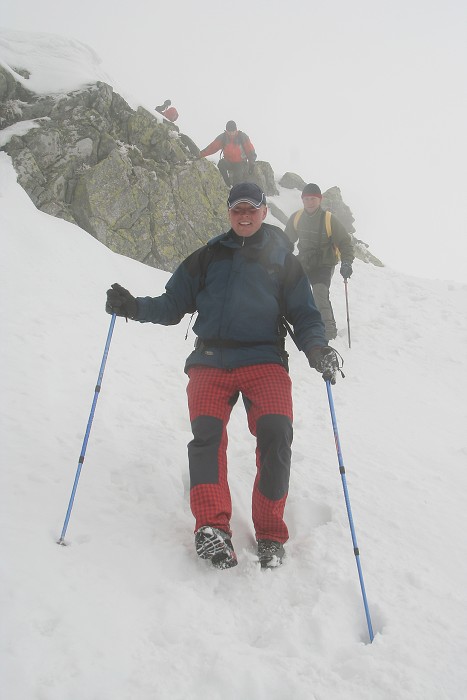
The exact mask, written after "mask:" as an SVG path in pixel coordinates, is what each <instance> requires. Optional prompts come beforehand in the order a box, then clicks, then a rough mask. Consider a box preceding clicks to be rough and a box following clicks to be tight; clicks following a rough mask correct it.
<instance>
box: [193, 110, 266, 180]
mask: <svg viewBox="0 0 467 700" xmlns="http://www.w3.org/2000/svg"><path fill="white" fill-rule="evenodd" d="M217 151H221V158H220V160H219V162H218V164H217V167H218V168H219V171H220V173H221V175H222V177H223V178H224V182H225V184H226V185H227V187H232V185H237V184H239V183H240V182H243V181H244V180H247V179H248V175H252V174H253V172H254V168H255V160H256V153H255V148H254V146H253V144H252V143H251V141H250V139H249V137H248V136H247V134H245V133H244V132H243V131H239V130H238V129H237V125H236V123H235V122H234V121H228V122H227V124H226V125H225V131H224V133H222V134H219V136H216V138H215V139H214V141H213V142H212V143H210V144H209V146H206V148H203V150H202V151H200V154H199V157H200V158H205V157H206V156H212V155H213V153H217Z"/></svg>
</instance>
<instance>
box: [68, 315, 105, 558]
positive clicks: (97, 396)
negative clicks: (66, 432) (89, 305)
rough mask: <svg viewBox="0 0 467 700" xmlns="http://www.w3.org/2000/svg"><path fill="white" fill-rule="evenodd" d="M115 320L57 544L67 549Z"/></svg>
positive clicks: (103, 359) (103, 358)
mask: <svg viewBox="0 0 467 700" xmlns="http://www.w3.org/2000/svg"><path fill="white" fill-rule="evenodd" d="M115 319H116V315H115V314H112V319H111V321H110V328H109V332H108V334H107V341H106V343H105V348H104V356H103V357H102V362H101V368H100V370H99V376H98V378H97V384H96V388H95V392H94V399H93V402H92V406H91V412H90V414H89V418H88V424H87V427H86V433H85V435H84V440H83V446H82V447H81V453H80V456H79V460H78V468H77V470H76V476H75V481H74V483H73V488H72V490H71V496H70V502H69V503H68V510H67V512H66V516H65V522H64V523H63V528H62V534H61V535H60V539H59V540H57V544H61V545H63V546H65V547H66V543H65V541H64V538H65V533H66V530H67V527H68V522H69V520H70V515H71V510H72V508H73V503H74V500H75V495H76V489H77V488H78V481H79V477H80V475H81V469H82V467H83V462H84V456H85V454H86V448H87V445H88V439H89V433H90V432H91V426H92V420H93V418H94V411H95V409H96V403H97V399H98V398H99V392H100V390H101V384H102V377H103V375H104V369H105V363H106V361H107V355H108V354H109V347H110V341H111V340H112V333H113V330H114V325H115Z"/></svg>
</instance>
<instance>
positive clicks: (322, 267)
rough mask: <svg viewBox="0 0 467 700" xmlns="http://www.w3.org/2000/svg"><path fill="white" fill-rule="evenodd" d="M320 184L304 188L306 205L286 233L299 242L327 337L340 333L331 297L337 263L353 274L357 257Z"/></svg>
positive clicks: (291, 219) (304, 265)
mask: <svg viewBox="0 0 467 700" xmlns="http://www.w3.org/2000/svg"><path fill="white" fill-rule="evenodd" d="M321 200H322V194H321V190H320V188H319V187H318V185H315V184H314V183H310V184H308V185H305V187H304V188H303V191H302V202H303V209H299V210H298V211H296V212H294V213H293V214H292V216H291V217H290V218H289V220H288V222H287V225H286V227H285V231H284V233H285V234H286V235H287V237H288V238H289V239H290V241H291V242H292V243H296V242H297V241H298V244H297V248H298V258H299V260H300V262H301V263H302V267H303V269H304V270H305V273H306V275H307V277H308V279H309V281H310V284H311V287H312V289H313V297H314V300H315V303H316V306H317V307H318V309H319V311H320V313H321V317H322V319H323V322H324V326H325V335H326V340H333V339H334V338H335V337H336V336H337V326H336V321H335V319H334V313H333V310H332V306H331V300H330V298H329V290H330V287H331V280H332V276H333V274H334V270H335V267H336V265H337V263H338V262H339V260H340V262H341V266H340V273H341V275H342V277H343V278H344V280H347V279H348V278H349V277H350V276H351V274H352V263H353V261H354V253H353V245H352V239H351V238H350V235H349V234H348V233H347V231H346V230H345V228H344V226H343V225H342V224H341V222H340V221H339V219H337V218H336V217H335V216H334V214H331V212H329V211H324V209H322V207H321Z"/></svg>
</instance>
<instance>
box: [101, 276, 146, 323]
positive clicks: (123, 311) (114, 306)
mask: <svg viewBox="0 0 467 700" xmlns="http://www.w3.org/2000/svg"><path fill="white" fill-rule="evenodd" d="M105 310H106V311H107V313H108V314H116V315H117V316H124V317H125V318H126V319H129V318H134V317H135V316H136V314H137V313H138V302H137V301H136V299H135V297H134V296H133V295H132V294H130V292H129V291H128V289H125V288H124V287H122V286H121V285H120V284H117V283H115V284H113V285H112V287H111V288H110V289H108V290H107V303H106V305H105Z"/></svg>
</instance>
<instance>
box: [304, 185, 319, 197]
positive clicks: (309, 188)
mask: <svg viewBox="0 0 467 700" xmlns="http://www.w3.org/2000/svg"><path fill="white" fill-rule="evenodd" d="M305 195H312V196H313V197H322V194H321V190H320V189H319V187H318V185H315V184H314V183H313V182H310V184H309V185H305V187H304V188H303V191H302V197H304V196H305Z"/></svg>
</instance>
